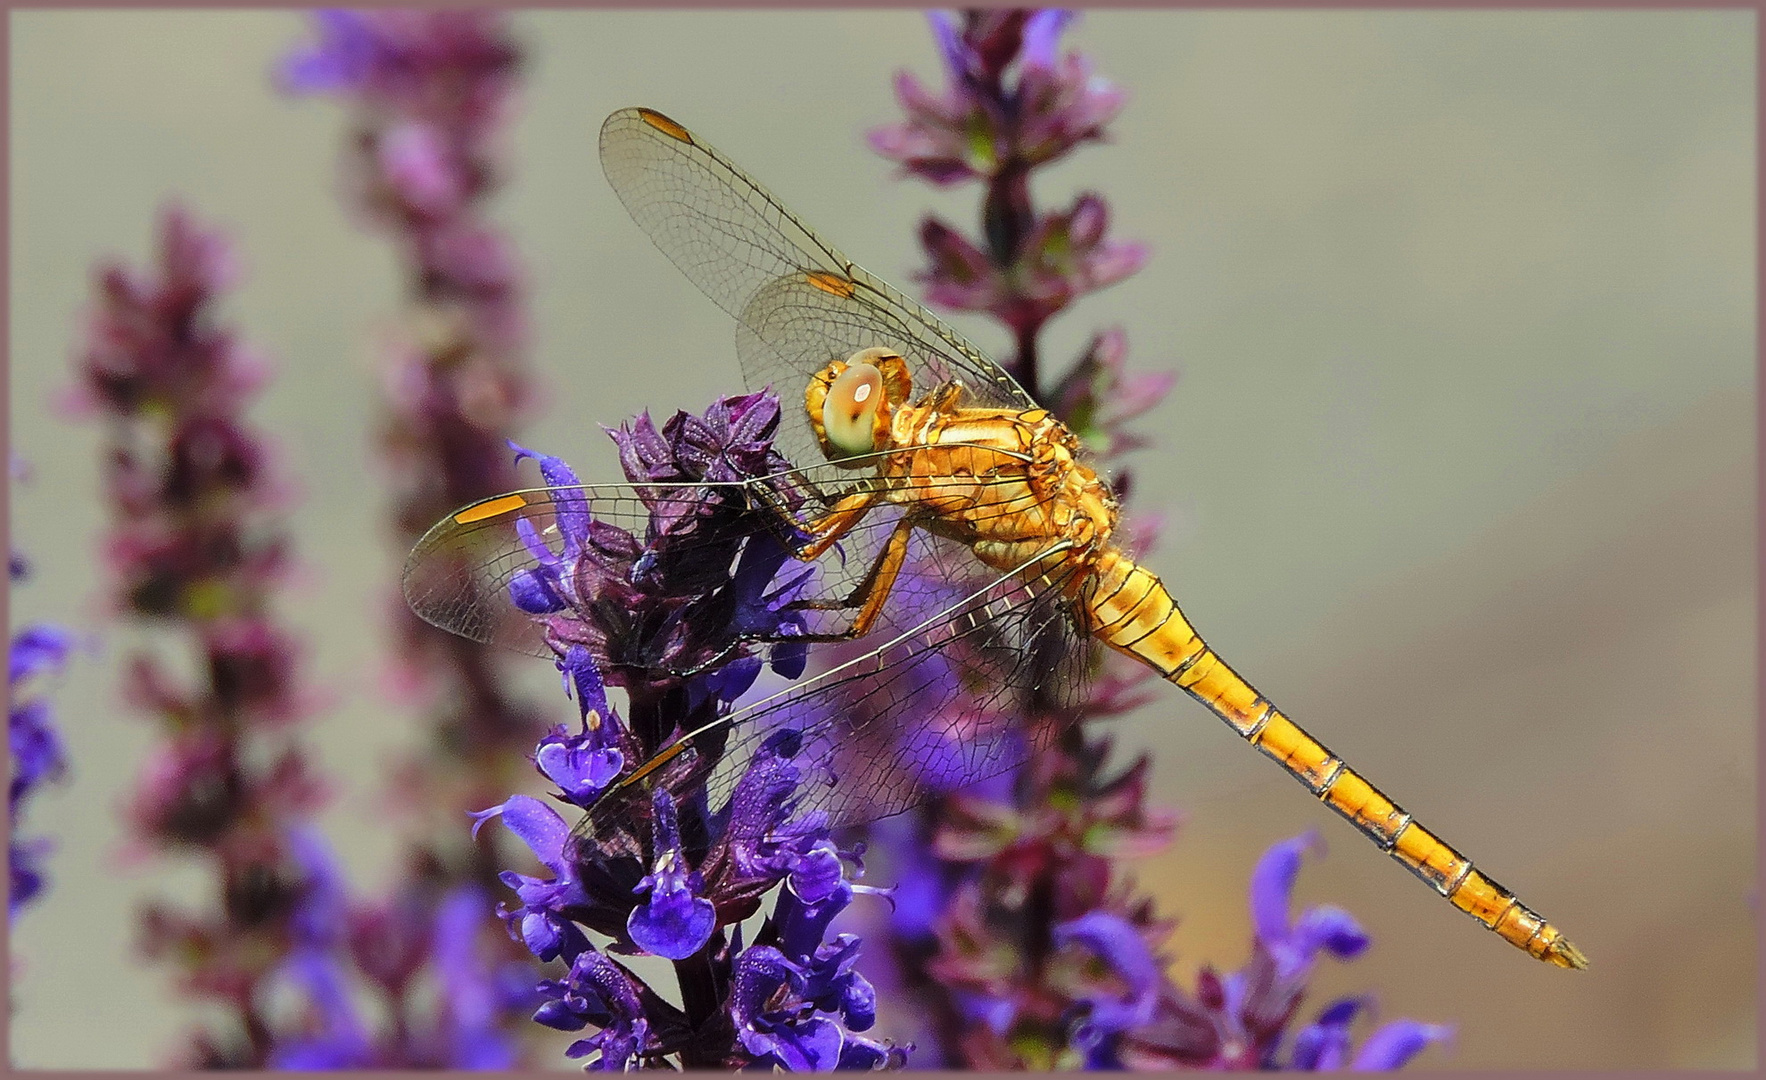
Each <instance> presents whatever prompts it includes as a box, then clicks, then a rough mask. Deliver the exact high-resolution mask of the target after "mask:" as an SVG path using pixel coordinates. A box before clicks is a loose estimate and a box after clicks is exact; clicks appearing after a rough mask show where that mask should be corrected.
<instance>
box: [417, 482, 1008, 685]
mask: <svg viewBox="0 0 1766 1080" xmlns="http://www.w3.org/2000/svg"><path fill="white" fill-rule="evenodd" d="M907 452H908V451H894V453H907ZM877 456H878V457H879V458H881V457H884V456H887V455H877ZM976 482H977V481H976V480H975V478H973V477H970V478H961V477H948V478H943V477H927V478H918V479H916V481H915V487H916V489H917V490H922V491H928V492H935V491H936V489H937V488H938V487H939V486H941V485H944V484H963V485H974V484H976ZM880 483H882V481H880V480H879V479H878V478H877V476H876V475H875V473H872V472H869V471H867V470H863V469H859V470H854V469H850V468H842V467H840V466H836V465H834V464H832V463H823V464H820V465H816V466H812V467H810V468H808V469H798V470H793V471H791V472H789V473H782V474H780V475H778V476H776V477H768V478H765V479H760V480H752V481H748V482H746V483H681V484H646V485H631V484H584V485H579V486H573V487H557V488H538V489H533V490H528V491H518V492H511V493H509V494H507V495H499V496H497V497H495V498H491V499H485V500H482V501H480V502H477V503H473V504H472V505H470V506H467V507H465V508H463V509H461V510H459V511H456V512H455V513H453V514H451V515H449V516H448V517H446V518H444V519H442V520H441V521H440V522H438V523H436V524H435V525H434V526H433V527H431V528H430V530H429V531H428V532H427V533H426V534H424V536H423V538H422V539H421V540H419V541H418V542H417V545H416V546H415V547H414V548H413V549H412V550H411V554H410V557H409V558H408V560H407V561H406V564H405V572H404V592H405V599H406V601H407V602H408V603H409V604H410V606H411V608H412V610H413V611H415V612H416V613H417V614H418V615H419V616H420V617H421V618H423V619H424V620H425V621H427V622H429V623H432V624H434V625H435V626H439V627H441V628H442V629H444V630H448V631H451V632H453V633H456V634H459V635H461V636H462V637H466V638H470V639H472V640H474V641H480V642H484V643H487V644H493V645H499V646H502V647H504V648H508V649H513V650H515V651H517V652H522V653H527V654H529V655H532V656H539V657H544V658H546V659H553V658H554V657H555V656H557V655H559V654H561V653H562V652H564V651H565V650H567V649H568V647H569V645H570V644H571V643H578V644H584V645H589V646H591V651H592V652H594V653H596V655H597V659H598V660H607V659H609V658H608V657H607V656H606V655H604V654H602V653H601V651H600V650H599V649H597V648H594V647H593V646H594V645H595V643H597V642H599V641H602V640H604V639H606V638H607V637H608V636H609V628H610V627H617V626H619V625H620V624H621V620H622V619H625V618H627V617H628V614H629V613H630V611H631V610H632V609H633V607H634V606H635V605H633V604H632V603H630V602H629V601H630V599H631V597H630V595H628V594H633V593H636V592H640V591H642V592H647V593H651V594H660V595H672V596H691V595H695V594H698V593H708V594H713V595H711V596H709V597H708V599H709V600H711V601H715V599H716V597H715V592H716V590H718V589H720V588H728V587H730V586H729V581H730V577H731V573H730V572H731V570H732V568H733V567H734V566H735V565H736V564H738V563H739V561H740V560H741V559H742V557H743V555H744V554H745V553H746V551H747V548H748V546H749V545H750V544H752V543H761V542H777V543H780V544H783V545H785V546H786V547H787V549H788V550H789V549H792V548H794V547H795V546H797V542H798V541H800V540H801V539H802V537H803V536H804V534H805V532H806V530H807V529H808V527H809V526H810V525H812V524H813V523H814V522H815V520H816V519H817V518H818V517H819V516H820V515H822V514H823V513H825V512H826V511H827V509H828V508H829V507H830V506H831V505H832V504H833V503H834V502H835V501H837V500H838V499H839V498H841V497H842V496H843V495H844V494H847V493H849V492H852V491H854V490H858V489H859V488H861V487H863V486H866V485H878V484H880ZM904 512H906V511H905V510H904V509H903V508H902V507H900V506H897V505H894V504H891V503H888V502H880V503H879V504H878V505H877V506H875V507H874V508H873V509H872V510H871V511H870V512H869V513H867V514H866V515H865V517H864V519H863V520H861V521H860V522H859V523H858V525H857V526H855V527H854V528H853V529H852V530H851V531H850V532H848V533H847V534H846V535H845V536H844V537H843V538H842V539H841V540H840V542H839V543H838V544H837V545H836V546H835V547H834V548H833V549H831V550H829V551H828V552H826V553H824V554H823V555H822V556H821V557H820V558H819V559H817V560H815V561H814V562H813V563H804V562H801V561H799V560H796V559H786V560H785V562H784V565H783V566H782V567H780V569H779V570H778V572H777V574H776V575H775V578H774V582H773V583H772V587H773V588H776V587H778V586H779V585H781V584H783V583H786V582H790V583H792V584H794V585H795V591H794V593H793V596H794V599H793V600H792V603H793V605H795V606H796V607H798V608H799V609H800V610H801V614H802V617H803V620H804V623H805V626H804V629H805V631H806V632H808V633H810V634H813V635H817V636H823V635H837V634H842V633H845V632H846V631H847V630H848V629H849V628H850V626H851V624H852V618H853V616H854V614H855V613H856V610H855V609H854V608H853V607H849V606H842V605H843V603H844V602H845V601H847V600H848V599H850V598H851V597H853V595H854V593H855V591H856V590H857V589H858V587H859V585H860V583H861V581H862V580H863V579H864V577H865V575H866V574H867V572H868V571H869V570H870V568H871V566H872V565H873V564H874V563H875V562H876V561H877V558H878V557H879V555H880V553H881V551H882V549H883V545H884V543H885V542H886V541H887V539H888V537H889V534H890V533H891V532H892V531H893V530H894V528H895V527H896V524H897V523H898V522H899V520H900V518H901V515H902V514H903V513H904ZM683 518H692V519H703V520H696V521H693V522H686V523H685V524H689V525H691V524H696V525H697V526H698V527H697V528H696V529H695V528H686V529H683V528H682V526H683V524H684V523H683ZM669 530H674V533H673V534H672V535H670V534H669ZM567 533H568V534H572V535H577V536H580V537H582V538H583V539H582V541H581V542H580V543H579V544H578V545H577V550H574V551H573V550H571V548H570V546H569V545H568V544H567V543H566V539H565V537H566V534H567ZM930 539H931V538H930V537H929V536H917V537H916V539H915V540H914V541H913V542H912V545H911V547H910V552H911V557H910V564H911V565H912V566H915V567H918V568H919V569H918V571H917V572H915V573H904V574H903V575H902V576H901V579H900V581H899V582H898V584H897V586H896V588H895V589H894V590H893V591H892V592H891V595H890V599H889V602H888V603H887V604H886V605H885V606H884V608H883V610H882V611H881V612H880V614H879V616H878V621H877V624H876V628H875V630H873V633H879V632H880V633H899V632H901V631H902V630H905V629H906V628H907V627H908V626H909V625H911V624H912V623H913V622H915V621H918V620H919V619H921V618H923V617H924V615H925V614H926V613H927V612H928V609H929V607H931V606H933V605H937V604H938V603H939V598H940V597H942V596H943V593H942V592H941V590H943V589H946V588H948V584H947V583H949V582H961V581H965V580H972V579H974V578H976V577H977V576H978V575H982V574H985V575H988V576H991V575H992V574H993V573H994V572H993V571H991V570H987V569H986V568H985V567H984V566H982V564H981V563H980V562H979V560H977V559H976V558H975V556H974V554H973V553H972V552H971V551H969V549H968V548H966V547H964V546H962V545H960V544H949V543H945V544H937V545H933V544H931V543H930ZM647 543H648V544H651V545H664V546H666V547H667V548H668V551H669V555H670V557H668V558H666V559H662V560H658V562H659V563H660V564H661V565H664V566H666V567H669V568H673V572H675V573H677V574H690V575H694V577H693V578H692V579H671V580H654V579H645V580H643V581H642V582H635V581H634V578H635V577H636V576H639V575H641V574H642V573H643V569H642V567H640V566H639V560H640V558H641V557H642V556H643V554H644V551H643V545H645V544H647ZM566 563H568V564H569V565H570V567H571V569H570V570H569V571H568V572H567V573H566V572H561V571H559V569H558V568H559V567H561V566H563V565H564V564H566ZM548 568H552V569H553V570H554V573H555V575H557V574H561V576H562V578H563V579H564V580H562V581H561V582H560V584H559V585H558V586H557V587H559V588H564V589H569V590H573V594H572V595H571V596H570V598H569V599H570V600H571V603H570V604H569V605H568V606H567V607H565V608H564V609H563V610H560V611H557V612H553V613H542V612H540V611H537V610H536V608H538V607H539V606H540V605H536V604H535V603H533V600H534V599H536V598H537V595H538V594H537V593H536V592H535V590H536V589H537V588H539V580H540V578H541V577H543V576H544V572H545V571H546V570H547V569H548ZM523 601H526V606H525V607H524V606H523ZM945 602H946V603H948V602H949V601H948V600H946V601H945ZM582 612H592V613H594V615H595V617H596V621H597V622H598V623H599V624H600V625H599V626H598V627H590V626H587V625H585V624H584V623H583V622H582V620H581V613H582ZM698 622H699V623H700V624H707V625H712V626H714V627H715V626H717V625H718V622H717V620H715V619H711V620H707V619H701V620H698ZM724 629H727V627H724ZM641 630H642V628H639V627H632V628H630V632H629V633H627V634H625V635H623V636H625V637H627V638H629V639H631V640H632V641H640V642H641V641H642V640H643V638H644V635H643V633H642V632H641ZM713 632H716V631H715V630H714V631H713ZM738 636H739V635H737V634H736V633H735V632H734V631H730V636H729V638H728V640H727V641H724V642H711V643H708V645H709V646H710V647H712V650H713V651H715V649H716V647H717V646H719V645H723V644H731V643H733V642H734V641H735V640H736V639H737V637H738ZM619 661H620V662H623V663H632V664H640V665H644V664H646V659H645V657H644V656H643V655H642V653H641V651H640V652H637V653H629V654H625V655H623V656H622V657H620V658H619ZM650 666H661V665H660V664H657V665H650Z"/></svg>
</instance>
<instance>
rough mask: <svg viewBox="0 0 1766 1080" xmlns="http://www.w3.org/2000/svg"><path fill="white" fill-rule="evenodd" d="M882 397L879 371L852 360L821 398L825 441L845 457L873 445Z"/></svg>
mask: <svg viewBox="0 0 1766 1080" xmlns="http://www.w3.org/2000/svg"><path fill="white" fill-rule="evenodd" d="M883 397H884V394H883V373H882V372H881V371H878V370H877V369H876V368H875V367H873V366H871V365H870V364H853V365H852V366H850V367H848V368H847V369H846V370H845V371H842V372H841V373H840V375H839V376H838V377H837V378H835V380H834V384H833V385H832V386H830V387H828V397H827V399H826V400H824V401H823V402H822V429H823V430H824V431H826V432H827V434H828V443H829V445H831V446H832V447H834V449H836V450H838V451H840V452H841V453H842V454H845V455H847V456H848V457H855V456H857V455H859V454H866V453H869V452H870V451H871V450H873V449H875V447H876V443H877V427H876V424H877V410H878V409H879V408H880V407H882V404H883Z"/></svg>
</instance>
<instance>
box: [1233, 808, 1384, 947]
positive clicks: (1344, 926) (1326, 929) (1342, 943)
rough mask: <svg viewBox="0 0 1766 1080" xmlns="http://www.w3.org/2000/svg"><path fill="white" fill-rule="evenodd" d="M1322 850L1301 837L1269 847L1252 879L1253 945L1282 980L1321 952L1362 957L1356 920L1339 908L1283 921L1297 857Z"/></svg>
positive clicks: (1363, 940) (1311, 838) (1310, 837)
mask: <svg viewBox="0 0 1766 1080" xmlns="http://www.w3.org/2000/svg"><path fill="white" fill-rule="evenodd" d="M1323 848H1324V842H1323V841H1322V840H1320V839H1319V837H1318V833H1316V832H1314V831H1308V832H1305V833H1303V834H1301V835H1300V836H1296V837H1294V838H1293V839H1292V840H1284V841H1282V842H1280V843H1278V844H1275V845H1273V846H1272V847H1271V848H1270V849H1269V850H1268V851H1267V852H1265V853H1264V855H1263V858H1261V859H1259V860H1258V862H1257V869H1256V870H1254V871H1253V872H1252V874H1251V922H1252V925H1253V927H1254V928H1255V930H1256V933H1257V940H1258V941H1259V942H1261V943H1262V944H1263V946H1264V948H1266V949H1268V950H1269V953H1270V955H1271V956H1272V957H1274V959H1275V962H1276V968H1277V971H1278V972H1279V973H1280V974H1281V975H1282V976H1283V977H1284V978H1292V977H1294V976H1296V975H1298V974H1299V973H1301V972H1302V971H1304V970H1305V969H1306V968H1307V967H1308V966H1309V965H1310V964H1311V963H1312V960H1313V958H1314V957H1315V956H1317V955H1318V953H1319V951H1320V950H1321V949H1322V950H1324V951H1326V952H1328V953H1330V954H1331V955H1332V956H1335V957H1337V958H1338V959H1340V960H1350V959H1353V958H1355V957H1357V956H1359V955H1361V952H1362V950H1364V949H1366V948H1367V946H1368V943H1369V940H1370V939H1369V938H1368V936H1367V932H1366V931H1364V930H1363V929H1362V928H1361V924H1359V923H1357V922H1356V921H1355V917H1354V916H1352V915H1350V914H1349V913H1348V912H1347V911H1344V910H1343V909H1342V908H1339V907H1333V906H1330V905H1324V906H1320V907H1312V908H1307V909H1306V910H1305V911H1304V912H1302V913H1301V915H1300V918H1299V919H1297V920H1295V921H1294V922H1292V923H1290V922H1289V921H1288V919H1289V910H1290V907H1291V899H1292V897H1293V893H1294V880H1295V878H1297V877H1298V876H1299V873H1300V861H1301V857H1302V855H1303V854H1305V853H1306V852H1309V851H1311V852H1319V851H1322V850H1323Z"/></svg>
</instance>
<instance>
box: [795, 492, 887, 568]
mask: <svg viewBox="0 0 1766 1080" xmlns="http://www.w3.org/2000/svg"><path fill="white" fill-rule="evenodd" d="M881 497H882V493H881V492H878V491H855V492H853V493H852V494H851V495H848V496H846V497H845V498H843V499H841V500H840V501H839V502H837V503H835V504H834V508H833V509H832V510H829V511H828V512H827V513H826V514H823V515H822V516H821V517H820V518H817V519H816V521H815V523H814V524H812V525H810V526H809V529H808V532H809V534H810V535H811V536H812V537H814V539H813V540H811V541H810V542H809V543H807V544H805V545H804V546H803V547H800V548H798V549H797V550H796V551H795V552H793V554H794V555H796V556H797V557H798V558H799V559H802V560H803V561H804V562H809V561H811V560H813V559H818V558H821V556H822V553H823V552H825V551H827V550H828V549H829V548H831V547H833V546H834V545H835V544H836V543H838V542H839V540H840V538H841V537H843V536H845V535H846V534H847V533H849V532H851V531H852V527H853V526H854V525H857V524H858V523H859V522H860V521H861V520H862V519H863V518H864V516H865V514H866V513H867V512H868V511H869V510H870V509H871V507H873V506H875V505H877V500H878V499H879V498H881Z"/></svg>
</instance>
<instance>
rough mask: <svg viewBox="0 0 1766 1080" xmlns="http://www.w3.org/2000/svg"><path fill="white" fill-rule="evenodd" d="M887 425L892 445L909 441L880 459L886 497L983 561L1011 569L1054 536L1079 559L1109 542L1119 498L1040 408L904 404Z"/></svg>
mask: <svg viewBox="0 0 1766 1080" xmlns="http://www.w3.org/2000/svg"><path fill="white" fill-rule="evenodd" d="M890 427H891V430H890V435H891V440H892V441H893V442H894V444H895V445H896V446H898V447H908V448H913V451H912V452H911V453H908V454H902V455H896V456H895V457H894V458H893V459H892V461H891V464H890V465H889V466H887V467H886V470H885V480H886V481H887V482H888V483H889V487H890V492H889V499H890V501H892V502H896V503H901V504H905V505H909V506H912V507H914V508H915V509H916V510H917V511H918V512H919V513H920V514H922V515H924V524H925V527H926V528H927V529H929V530H930V531H932V532H934V533H938V534H940V535H943V536H948V537H950V538H951V539H953V540H956V541H959V542H961V543H964V544H967V545H969V546H970V547H971V548H973V549H974V551H975V554H976V555H977V556H978V557H980V558H981V560H982V561H984V562H986V563H987V564H988V565H989V566H992V567H994V568H995V569H998V570H1012V569H1015V568H1017V567H1020V566H1022V565H1023V564H1024V563H1025V561H1026V560H1028V559H1030V558H1031V557H1033V556H1034V555H1035V554H1036V553H1037V552H1039V551H1042V550H1044V549H1046V548H1048V547H1049V546H1050V545H1051V544H1052V543H1058V542H1061V541H1066V542H1067V544H1068V545H1070V546H1069V547H1067V548H1066V549H1065V551H1064V553H1063V556H1062V557H1063V558H1064V559H1066V560H1074V559H1077V560H1078V561H1079V562H1081V563H1084V562H1087V561H1089V560H1090V558H1091V557H1092V556H1093V555H1094V554H1095V553H1099V552H1101V551H1103V550H1105V549H1106V548H1108V547H1109V546H1110V545H1109V540H1110V535H1111V533H1112V531H1113V530H1114V529H1115V526H1116V516H1117V504H1116V499H1115V497H1114V496H1113V495H1112V494H1111V493H1110V489H1109V488H1108V487H1107V486H1105V484H1104V483H1103V481H1101V480H1099V479H1098V475H1097V473H1095V472H1093V471H1092V469H1091V468H1090V467H1089V466H1088V465H1086V464H1085V463H1084V462H1083V461H1080V460H1079V459H1078V456H1077V455H1078V453H1079V449H1080V447H1079V440H1078V439H1076V438H1075V437H1074V436H1073V433H1072V432H1070V431H1068V430H1067V428H1066V426H1065V425H1063V424H1062V423H1061V422H1060V421H1058V420H1056V419H1055V418H1054V417H1053V416H1051V415H1049V413H1048V412H1047V410H1044V409H1033V410H1030V411H1028V412H1017V411H1013V410H1010V409H975V408H958V409H944V408H940V407H938V405H935V404H922V405H910V406H906V407H903V408H900V409H897V410H896V412H895V415H894V417H893V418H892V423H891V425H890Z"/></svg>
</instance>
